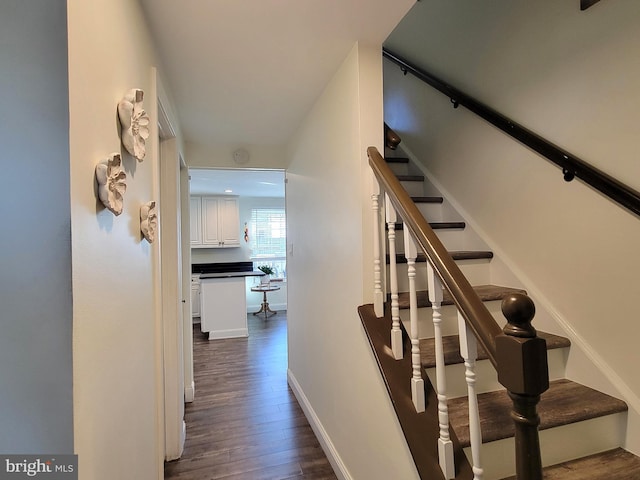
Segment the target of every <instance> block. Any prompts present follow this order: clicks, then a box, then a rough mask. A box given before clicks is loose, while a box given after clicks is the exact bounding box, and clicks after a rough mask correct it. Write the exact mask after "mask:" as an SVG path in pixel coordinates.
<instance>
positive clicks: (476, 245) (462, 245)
mask: <svg viewBox="0 0 640 480" xmlns="http://www.w3.org/2000/svg"><path fill="white" fill-rule="evenodd" d="M429 220H430V221H435V222H438V221H440V220H438V219H436V220H431V219H429ZM434 231H435V232H436V235H437V236H438V238H439V239H440V241H441V242H442V244H443V245H444V246H445V248H446V249H447V250H449V251H453V250H489V248H488V247H487V244H486V243H484V242H483V241H482V240H481V239H480V237H478V235H476V234H475V233H474V232H473V231H471V230H470V229H469V228H451V229H449V228H445V229H437V230H434ZM403 237H404V234H403V231H402V230H397V231H396V252H397V253H403V252H404V238H403ZM385 241H387V239H385ZM387 244H388V243H387Z"/></svg>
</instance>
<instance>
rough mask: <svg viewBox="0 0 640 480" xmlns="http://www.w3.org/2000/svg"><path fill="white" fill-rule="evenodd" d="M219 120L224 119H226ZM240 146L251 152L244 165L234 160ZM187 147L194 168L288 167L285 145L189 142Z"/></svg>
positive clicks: (189, 160)
mask: <svg viewBox="0 0 640 480" xmlns="http://www.w3.org/2000/svg"><path fill="white" fill-rule="evenodd" d="M249 114H250V112H249ZM219 121H224V119H220V120H219ZM239 148H242V149H244V150H246V151H247V152H248V153H249V161H248V162H247V163H246V164H244V165H238V164H236V163H234V161H233V152H234V151H235V150H237V149H239ZM185 149H186V155H187V159H188V164H189V167H194V168H197V167H218V168H286V166H287V164H286V156H285V149H284V146H283V145H246V144H215V145H202V144H199V143H194V142H187V143H186V145H185Z"/></svg>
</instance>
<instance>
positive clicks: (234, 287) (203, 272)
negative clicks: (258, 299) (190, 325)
mask: <svg viewBox="0 0 640 480" xmlns="http://www.w3.org/2000/svg"><path fill="white" fill-rule="evenodd" d="M191 270H192V272H193V273H199V274H200V302H201V312H200V329H201V331H202V332H203V333H207V334H208V335H209V340H213V339H217V338H236V337H247V336H248V335H249V331H248V328H247V298H246V289H245V281H246V278H247V277H258V276H263V275H264V273H262V272H261V271H259V270H253V263H252V262H228V263H208V264H194V265H192V268H191Z"/></svg>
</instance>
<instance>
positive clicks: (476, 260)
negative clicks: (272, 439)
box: [360, 150, 640, 480]
mask: <svg viewBox="0 0 640 480" xmlns="http://www.w3.org/2000/svg"><path fill="white" fill-rule="evenodd" d="M386 153H387V156H386V158H385V160H386V162H387V164H388V165H389V166H390V168H391V169H392V170H393V172H394V173H395V175H396V177H397V178H398V179H399V180H400V181H401V183H402V185H403V187H404V188H405V190H406V191H407V192H408V193H409V194H410V195H411V197H412V200H413V201H414V202H415V204H416V205H417V206H418V208H419V209H420V211H421V212H422V213H423V215H424V217H425V219H427V221H429V223H430V225H431V227H432V228H433V229H434V231H435V232H436V233H437V234H438V236H439V237H440V240H441V241H442V242H443V244H444V245H445V247H447V249H448V250H449V251H450V254H451V256H452V257H453V259H454V260H456V262H457V263H458V265H459V267H460V269H461V270H462V271H463V273H464V274H465V276H466V277H467V278H468V279H469V281H470V282H471V284H472V285H475V286H474V290H475V291H476V293H477V294H478V296H479V297H480V298H481V299H482V301H483V302H485V304H486V305H487V306H488V309H489V311H490V312H491V313H492V314H493V315H494V317H495V318H496V319H497V322H498V324H499V325H504V323H505V319H504V316H502V314H501V312H500V302H501V301H502V300H503V299H504V298H505V297H507V296H509V295H512V294H514V293H525V292H524V290H522V289H519V288H513V287H510V286H501V285H493V284H491V282H490V274H489V265H490V262H491V261H492V258H493V253H492V252H491V251H490V250H489V249H488V248H487V247H486V245H485V244H484V242H483V241H482V240H481V239H480V238H479V237H478V236H477V235H475V234H474V233H473V232H471V231H469V229H468V228H467V225H466V224H465V222H464V221H463V219H462V218H460V217H459V215H458V214H457V213H456V212H455V211H453V209H452V208H451V207H450V206H449V205H448V203H447V202H446V200H445V199H443V198H442V197H441V196H440V195H439V194H438V192H437V191H435V190H434V188H433V186H431V185H430V184H429V182H428V181H426V180H425V178H424V177H423V176H422V175H421V174H420V173H418V170H417V169H412V166H411V163H410V161H409V160H408V159H407V158H404V157H402V156H401V154H399V153H398V152H397V151H389V150H387V151H386ZM402 228H403V224H402V223H398V224H396V225H395V229H396V230H402ZM398 237H402V235H398ZM396 246H397V251H400V252H401V251H402V248H403V245H402V241H401V240H398V241H397V243H396ZM386 260H387V265H388V264H389V263H390V260H391V259H390V257H389V255H387V257H386ZM395 260H396V264H397V265H398V279H399V280H398V283H399V290H400V293H399V295H398V297H399V298H398V302H399V307H400V309H401V313H400V317H401V319H402V323H403V327H404V332H403V334H404V352H405V355H404V359H403V360H400V361H396V364H395V365H394V364H393V363H392V362H393V360H390V358H388V357H389V350H390V348H391V347H390V345H389V343H390V340H389V337H390V335H389V326H390V322H391V320H390V311H389V305H390V301H389V300H390V298H389V296H388V297H387V302H386V304H385V316H384V318H383V319H380V318H377V319H376V318H375V314H373V309H372V308H365V307H366V306H365V307H361V308H360V315H361V317H362V320H363V325H364V326H365V330H367V334H368V336H369V339H370V341H371V344H372V348H373V350H374V352H375V353H376V356H377V358H378V364H379V366H380V370H381V372H382V374H383V376H384V377H385V382H386V384H387V387H388V390H389V394H390V396H391V398H392V401H393V403H394V407H395V408H396V412H397V413H398V418H399V420H400V423H401V425H402V427H403V430H404V431H405V436H406V438H407V442H408V444H409V447H410V449H411V451H412V454H413V456H414V460H416V466H417V467H418V471H419V472H420V475H421V478H424V479H427V478H429V479H430V480H431V479H433V478H444V476H442V473H441V472H440V470H439V469H438V470H437V473H435V472H434V470H433V469H432V467H433V466H432V465H431V466H430V467H424V465H425V464H427V463H433V462H436V463H437V461H438V454H437V452H436V453H435V454H434V453H433V452H432V451H431V450H432V449H433V448H435V447H434V446H433V445H432V442H433V440H429V441H427V440H426V436H427V435H434V434H435V436H436V437H437V435H438V433H437V432H438V430H437V413H438V410H437V399H436V397H435V394H434V392H433V385H436V383H437V382H436V378H435V371H434V367H435V363H436V362H435V345H434V339H433V334H434V328H433V323H432V321H431V319H432V314H431V303H430V301H429V294H428V291H427V281H426V268H421V267H420V264H425V262H426V259H425V256H424V255H422V254H419V255H418V258H417V260H416V284H417V289H418V291H417V304H418V305H417V306H418V308H419V311H418V313H419V314H418V318H419V327H418V331H419V336H420V357H421V364H422V368H423V377H425V379H426V380H427V381H426V383H425V388H426V390H427V393H426V397H427V409H426V411H425V412H424V413H416V412H415V409H413V412H410V411H407V409H409V410H410V409H412V408H413V405H412V404H411V401H410V398H409V401H407V399H406V396H407V395H409V397H410V395H411V394H410V392H408V390H409V387H408V383H409V378H410V375H411V370H410V369H411V364H410V362H409V364H408V365H407V362H406V360H407V357H410V349H411V345H410V343H409V340H408V338H407V332H408V331H409V329H410V327H409V324H408V321H409V318H408V315H407V313H406V312H407V309H408V308H409V295H408V293H407V289H408V287H407V284H406V277H407V275H406V273H407V272H406V259H405V258H404V255H403V254H397V255H396V258H395ZM388 276H389V272H388V271H387V278H388ZM402 279H405V280H404V281H403V280H402ZM441 312H442V328H443V332H442V333H443V348H444V361H445V365H446V370H447V395H448V409H449V411H448V415H449V422H450V430H451V436H452V439H453V442H454V449H455V451H456V460H455V463H456V470H455V471H456V476H455V478H456V479H463V478H464V479H466V478H474V477H473V472H472V469H471V468H470V466H469V462H468V460H467V458H468V459H471V452H470V450H469V446H470V432H469V409H468V398H467V383H466V381H465V366H464V360H463V358H462V356H461V354H460V347H459V345H460V342H459V338H458V334H457V328H456V327H457V318H456V316H457V313H456V312H457V311H456V308H455V306H453V301H452V299H451V297H450V296H449V295H448V293H447V292H446V291H445V292H444V298H443V300H442V308H441ZM374 322H377V323H374ZM381 325H384V326H381ZM534 325H535V321H534ZM385 329H386V333H385ZM538 336H539V337H541V338H543V339H544V340H545V341H546V344H547V351H548V357H547V359H548V364H549V378H550V387H549V390H548V391H546V392H545V393H543V394H542V397H541V401H540V403H539V405H538V413H539V416H540V419H541V423H540V426H539V430H540V444H541V452H542V460H543V465H545V466H546V467H545V469H544V478H545V479H563V480H574V479H580V480H589V479H604V478H615V479H628V480H631V479H635V480H638V479H640V458H638V457H636V456H635V455H632V454H631V453H629V452H627V451H625V450H623V449H622V448H620V445H621V444H622V441H623V439H624V431H625V425H626V411H627V405H626V404H625V403H624V402H623V401H622V400H619V399H616V398H614V397H612V396H609V395H607V394H604V393H602V392H599V391H597V390H594V389H592V388H589V387H587V386H585V385H581V384H578V383H575V382H573V381H571V380H570V379H567V378H565V374H564V370H565V363H566V358H567V355H568V350H569V349H570V348H571V345H570V341H569V340H568V339H567V338H564V337H562V336H559V335H554V334H552V333H546V332H538ZM385 342H386V343H385ZM403 365H404V366H403ZM407 369H409V371H408V372H407V371H406V370H407ZM397 376H402V377H403V378H400V379H399V378H392V377H397ZM476 378H477V381H476V392H477V393H478V404H479V411H480V424H481V431H482V444H483V445H482V453H481V455H482V462H481V466H482V469H483V475H482V477H481V478H483V479H485V480H492V479H503V478H504V479H506V478H509V479H515V478H516V477H515V476H511V475H513V474H514V473H515V464H514V442H513V437H514V423H513V420H512V418H511V416H510V414H511V410H512V409H513V404H512V401H511V399H510V398H509V397H508V395H507V393H506V391H505V389H504V387H502V385H500V383H499V382H498V379H497V374H496V371H495V369H494V367H493V366H492V365H491V364H490V363H489V362H488V360H487V354H486V352H484V351H483V349H482V348H481V347H480V346H478V357H477V364H476ZM403 382H404V383H406V385H404V383H403ZM434 403H435V404H436V405H435V406H434ZM434 415H435V417H436V418H435V427H436V428H435V432H434V431H433V430H434V425H433V423H434V419H433V418H431V419H429V418H428V417H429V416H432V417H433V416H434ZM425 416H426V417H427V418H425ZM421 429H422V431H420V430H421ZM424 430H429V431H430V433H429V434H427V432H426V431H424ZM416 443H421V445H416ZM425 443H426V444H428V447H427V448H425ZM429 449H431V450H429ZM427 450H429V451H427ZM463 451H464V456H463V455H462V452H463ZM425 452H426V453H425ZM425 455H426V456H428V457H429V458H427V459H425V458H417V457H424V456H425ZM435 475H439V476H438V477H436V476H435ZM476 478H480V477H476Z"/></svg>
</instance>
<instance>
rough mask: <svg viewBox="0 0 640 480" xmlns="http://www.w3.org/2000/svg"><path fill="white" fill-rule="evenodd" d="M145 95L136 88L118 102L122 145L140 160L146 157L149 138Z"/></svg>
mask: <svg viewBox="0 0 640 480" xmlns="http://www.w3.org/2000/svg"><path fill="white" fill-rule="evenodd" d="M143 97H144V92H143V91H142V90H140V89H138V88H134V89H132V90H129V91H128V92H127V93H126V95H125V96H124V98H123V99H122V100H120V103H118V118H119V119H120V125H121V126H122V132H121V134H120V138H121V140H122V145H124V148H126V150H127V152H129V153H130V154H131V155H133V156H134V157H135V158H136V159H138V161H139V162H141V161H142V159H143V158H144V155H145V153H146V149H145V140H146V139H147V138H149V115H147V112H145V111H144V109H143V108H142V98H143Z"/></svg>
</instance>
